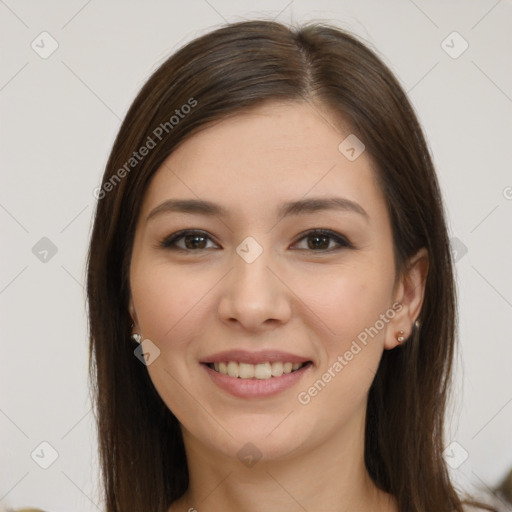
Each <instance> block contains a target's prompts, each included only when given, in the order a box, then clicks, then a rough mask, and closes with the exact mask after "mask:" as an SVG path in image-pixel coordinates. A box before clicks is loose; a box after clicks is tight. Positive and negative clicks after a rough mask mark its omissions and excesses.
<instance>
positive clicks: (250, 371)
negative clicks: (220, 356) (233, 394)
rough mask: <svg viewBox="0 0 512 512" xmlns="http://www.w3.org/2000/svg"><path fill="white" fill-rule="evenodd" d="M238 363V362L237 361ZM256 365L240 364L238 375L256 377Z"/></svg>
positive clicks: (247, 377) (242, 377)
mask: <svg viewBox="0 0 512 512" xmlns="http://www.w3.org/2000/svg"><path fill="white" fill-rule="evenodd" d="M235 364H236V363H235ZM254 372H255V369H254V365H253V364H247V363H239V364H238V376H239V377H240V378H241V379H252V378H253V377H254Z"/></svg>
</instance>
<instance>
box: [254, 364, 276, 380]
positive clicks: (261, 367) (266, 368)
mask: <svg viewBox="0 0 512 512" xmlns="http://www.w3.org/2000/svg"><path fill="white" fill-rule="evenodd" d="M254 376H255V377H256V378H257V379H261V380H264V379H270V377H272V370H271V368H270V363H263V364H257V365H256V367H255V369H254Z"/></svg>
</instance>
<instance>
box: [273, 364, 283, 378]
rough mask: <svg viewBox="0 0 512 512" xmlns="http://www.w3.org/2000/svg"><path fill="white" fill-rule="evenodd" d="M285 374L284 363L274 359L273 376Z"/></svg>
mask: <svg viewBox="0 0 512 512" xmlns="http://www.w3.org/2000/svg"><path fill="white" fill-rule="evenodd" d="M281 375H283V363H281V361H274V362H273V363H272V377H281Z"/></svg>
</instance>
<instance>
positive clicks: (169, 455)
mask: <svg viewBox="0 0 512 512" xmlns="http://www.w3.org/2000/svg"><path fill="white" fill-rule="evenodd" d="M267 100H277V101H297V100H299V101H301V100H308V101H313V102H316V103H317V104H321V105H323V106H326V107H328V108H329V109H330V111H332V113H333V115H334V116H340V119H343V120H346V121H348V122H349V124H350V126H351V130H352V133H354V134H355V135H356V136H357V137H358V138H359V139H361V140H362V141H364V144H365V146H366V151H367V152H368V154H369V155H370V157H371V159H372V161H373V162H374V164H375V172H376V175H377V178H378V181H379V184H380V186H381V189H382V192H383V194H384V196H385V199H386V201H387V206H388V209H389V213H390V218H391V223H392V232H393V241H394V250H395V263H396V270H397V271H398V272H402V271H404V270H405V266H406V262H407V259H408V258H409V257H411V256H412V255H414V254H415V253H416V252H417V251H418V250H419V249H420V248H422V247H425V248H426V249H427V250H428V253H429V272H428V277H427V280H426V284H425V285H426V288H425V297H424V303H423V307H422V310H421V314H420V318H419V321H420V323H421V326H420V329H419V330H418V329H416V330H415V331H414V335H413V336H411V337H410V339H409V340H407V342H406V343H404V344H402V346H401V347H399V348H398V349H395V350H388V351H385V352H384V354H383V357H382V360H381V363H380V366H379V368H378V372H377V375H376V377H375V380H374V382H373V384H372V386H371V389H370V392H369V398H368V406H367V424H366V437H365V462H366V466H367V469H368V472H369V474H370V476H371V477H372V478H373V480H374V481H375V483H376V485H377V486H379V487H380V488H381V489H383V490H385V491H387V492H389V493H391V494H392V495H394V496H395V497H396V499H397V501H398V505H399V509H400V511H404V512H405V511H407V512H434V511H435V512H444V511H446V512H453V511H457V512H461V511H462V504H461V500H460V498H459V497H458V495H457V493H456V491H455V490H454V488H453V486H452V484H451V483H450V479H449V475H448V472H447V468H446V466H445V463H444V460H443V456H442V452H443V448H444V445H443V421H444V411H445V405H446V401H447V393H448V391H449V386H450V378H451V370H452V359H453V356H454V350H455V332H456V294H455V288H454V277H453V271H452V260H451V252H450V246H449V240H448V237H447V229H446V224H445V219H444V212H443V205H442V199H441V193H440V190H439V185H438V181H437V178H436V175H435V170H434V167H433V164H432V160H431V157H430V154H429V150H428V147H427V144H426V142H425V138H424V135H423V133H422V130H421V128H420V125H419V123H418V120H417V118H416V115H415V113H414V111H413V108H412V107H411V104H410V103H409V101H408V99H407V97H406V94H405V92H404V91H403V90H402V88H401V86H400V85H399V83H398V81H397V80H396V79H395V77H394V76H393V74H392V73H391V71H390V70H389V69H388V68H387V67H386V65H385V64H384V63H383V62H382V60H381V59H380V58H379V57H378V56H377V55H376V54H375V53H374V52H373V51H371V50H370V49H369V48H368V47H367V46H366V45H365V44H364V43H363V42H361V41H360V40H358V39H357V38H356V37H355V36H353V35H351V34H349V33H347V32H345V31H343V30H340V29H338V28H336V27H332V26H328V25H325V24H310V25H306V26H303V27H299V28H296V29H294V28H289V27H286V26H284V25H282V24H280V23H276V22H271V21H248V22H241V23H234V24H230V25H227V26H225V27H222V28H220V29H217V30H215V31H213V32H210V33H208V34H206V35H204V36H201V37H199V38H197V39H195V40H193V41H192V42H190V43H188V44H187V45H186V46H184V47H183V48H181V49H180V50H179V51H178V52H176V53H175V54H174V55H172V56H171V57H170V58H169V59H168V60H167V61H165V62H164V63H163V64H162V65H161V66H160V67H159V69H158V70H157V71H156V72H155V73H154V74H153V75H152V76H151V77H150V78H149V80H148V81H147V82H146V84H145V85H144V86H143V88H142V89H141V91H140V92H139V94H138V95H137V97H136V98H135V100H134V102H133V104H132V105H131V107H130V109H129V111H128V113H127V115H126V117H125V119H124V122H123V123H122V126H121V128H120V130H119V133H118V135H117V138H116V140H115V143H114V146H113V149H112V152H111V154H110V157H109V160H108V163H107V166H106V169H105V173H104V176H103V182H102V187H101V188H100V189H99V190H98V191H97V197H98V198H99V200H98V204H97V210H96V216H95V221H94V228H93V233H92V238H91V243H90V248H89V255H88V276H87V293H88V304H89V319H90V366H89V370H90V378H91V383H92V386H93V391H94V401H95V405H96V414H97V422H98V438H99V450H100V461H101V469H102V478H103V485H104V492H105V499H106V510H107V512H127V511H129V510H134V511H135V510H136V511H137V512H146V511H147V512H160V511H162V512H164V511H166V510H167V509H168V507H169V506H170V504H171V503H172V502H173V501H174V500H176V499H177V498H179V497H180V496H181V495H182V494H183V493H184V492H185V491H186V489H187V486H188V470H187V462H186V456H185V450H184V446H183V440H182V437H181V432H180V428H179V423H178V421H177V419H176V417H175V416H174V415H173V413H172V412H171V411H170V410H169V409H168V408H167V407H166V405H165V404H164V402H163V401H162V399H161V398H160V396H159V395H158V393H157V392H156V390H155V388H154V387H153V385H152V382H151V380H150V378H149V376H148V372H147V370H146V368H145V366H144V365H143V364H141V363H140V361H139V360H138V359H137V358H136V357H134V354H133V350H134V345H133V344H132V343H131V342H130V334H131V319H130V316H129V313H128V300H129V291H130V287H129V279H128V275H129V273H128V269H129V265H130V259H131V248H132V243H133V238H134V231H135V224H136V220H137V216H138V212H139V209H140V205H141V201H142V198H143V196H144V192H145V190H146V187H147V185H148V183H149V181H150V179H151V177H152V175H153V174H154V173H155V171H156V170H157V169H158V168H159V166H160V165H161V164H162V163H163V161H164V160H165V159H166V158H167V157H168V156H169V155H170V153H171V152H172V151H173V150H174V149H175V148H176V147H177V145H178V144H179V143H180V142H182V141H184V140H185V139H186V138H189V137H191V136H192V135H193V134H194V133H196V132H197V131H198V130H200V129H201V128H204V126H205V125H206V123H210V122H212V121H218V120H221V119H224V118H226V117H227V116H231V115H236V114H237V113H239V112H240V111H241V110H242V109H244V108H248V107H252V106H255V105H257V104H260V103H261V102H263V101H267ZM185 105H188V107H187V108H185V107H184V106H185ZM177 110H178V111H179V112H177ZM173 116H174V118H173ZM150 141H151V142H150ZM143 146H146V147H147V148H149V147H150V146H153V147H151V148H150V149H149V150H148V151H144V153H145V156H144V157H140V155H138V157H137V158H136V159H135V157H134V152H139V150H140V148H142V147H143ZM140 153H141V154H142V153H143V152H142V151H140ZM139 157H140V158H139ZM123 169H124V171H123Z"/></svg>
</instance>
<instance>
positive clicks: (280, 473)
mask: <svg viewBox="0 0 512 512" xmlns="http://www.w3.org/2000/svg"><path fill="white" fill-rule="evenodd" d="M363 426H364V422H363V424H361V425H359V428H358V429H356V435H355V436H354V435H352V436H350V437H348V438H345V439H343V437H341V439H340V437H339V436H335V437H333V438H331V439H329V440H328V441H326V442H322V443H320V444H318V445H315V446H314V447H311V448H310V449H309V450H304V449H303V450H302V451H301V452H300V454H297V455H289V456H287V457H283V458H280V459H279V460H269V461H265V460H264V459H261V460H260V461H258V462H256V463H255V464H254V465H252V466H251V467H247V466H244V465H243V464H241V463H240V461H239V460H233V459H230V458H227V457H225V456H224V455H222V454H219V453H218V452H215V453H213V452H212V451H210V450H208V449H207V448H206V447H205V446H204V445H202V444H199V443H198V442H197V440H194V442H192V440H191V438H190V436H189V434H188V433H184V434H185V435H184V439H185V446H186V447H187V458H188V465H189V476H190V479H189V480H190V484H189V488H188V490H187V492H186V493H185V495H184V496H183V497H182V498H181V499H180V500H178V501H177V502H175V503H174V504H173V505H172V506H171V508H170V511H169V512H193V511H194V510H196V511H197V512H203V511H205V510H208V512H226V511H231V510H243V511H244V512H257V511H261V510H262V509H265V508H268V505H272V507H271V508H272V510H282V511H288V510H297V511H299V510H307V511H308V512H320V511H325V510H329V511H332V512H355V511H360V510H379V512H397V510H398V509H397V507H396V503H395V500H394V499H393V498H392V496H390V495H389V494H387V493H385V492H383V491H381V490H380V489H378V488H377V487H376V485H375V484H374V482H373V481H372V480H371V478H370V476H369V474H368V472H367V470H366V466H365V464H364V455H363V454H364V450H363V447H364V445H363V444H362V443H363V442H364V428H363ZM351 431H352V433H353V432H354V429H351Z"/></svg>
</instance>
